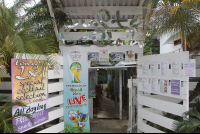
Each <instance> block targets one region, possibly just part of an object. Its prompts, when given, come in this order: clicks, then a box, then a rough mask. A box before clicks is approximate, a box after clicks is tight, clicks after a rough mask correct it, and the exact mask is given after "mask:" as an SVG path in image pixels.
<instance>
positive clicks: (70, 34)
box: [59, 32, 143, 40]
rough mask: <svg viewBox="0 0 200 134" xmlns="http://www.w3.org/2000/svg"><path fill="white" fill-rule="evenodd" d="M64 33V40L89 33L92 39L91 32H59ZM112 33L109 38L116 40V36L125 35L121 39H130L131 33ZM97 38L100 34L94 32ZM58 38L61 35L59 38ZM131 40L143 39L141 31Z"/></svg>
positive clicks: (74, 38) (77, 38) (75, 38)
mask: <svg viewBox="0 0 200 134" xmlns="http://www.w3.org/2000/svg"><path fill="white" fill-rule="evenodd" d="M61 33H62V34H63V35H64V38H65V40H79V39H80V38H82V37H83V36H85V35H89V36H90V38H89V40H92V34H93V32H61ZM111 33H112V39H111V40H117V39H118V38H122V37H123V36H125V35H128V37H127V38H123V39H121V40H131V33H130V32H111ZM105 35H106V37H105V39H104V40H108V35H107V33H105ZM96 37H97V39H98V38H100V34H99V33H97V34H96ZM59 39H60V40H62V39H61V37H60V38H59ZM133 40H143V39H142V36H141V33H138V34H135V35H134V36H133Z"/></svg>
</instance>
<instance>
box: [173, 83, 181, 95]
mask: <svg viewBox="0 0 200 134" xmlns="http://www.w3.org/2000/svg"><path fill="white" fill-rule="evenodd" d="M180 85H181V81H180V80H171V94H173V95H180Z"/></svg>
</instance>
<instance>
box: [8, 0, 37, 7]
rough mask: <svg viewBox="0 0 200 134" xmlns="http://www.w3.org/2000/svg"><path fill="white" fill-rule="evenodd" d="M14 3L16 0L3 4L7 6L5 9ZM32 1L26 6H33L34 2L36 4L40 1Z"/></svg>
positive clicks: (9, 0)
mask: <svg viewBox="0 0 200 134" xmlns="http://www.w3.org/2000/svg"><path fill="white" fill-rule="evenodd" d="M14 1H16V0H5V3H6V5H7V7H10V6H12V5H13V4H14ZM32 1H33V2H32V3H31V4H29V5H27V6H29V7H30V6H33V5H34V3H35V2H36V3H38V2H39V1H40V0H32ZM34 1H35V2H34Z"/></svg>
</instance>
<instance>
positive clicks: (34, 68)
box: [11, 58, 49, 132]
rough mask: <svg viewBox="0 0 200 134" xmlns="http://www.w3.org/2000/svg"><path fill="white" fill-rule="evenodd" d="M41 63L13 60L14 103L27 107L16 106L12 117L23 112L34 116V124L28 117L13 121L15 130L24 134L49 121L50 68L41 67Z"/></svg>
mask: <svg viewBox="0 0 200 134" xmlns="http://www.w3.org/2000/svg"><path fill="white" fill-rule="evenodd" d="M40 62H41V61H34V60H26V59H13V58H12V59H11V71H12V76H11V81H12V101H13V102H14V101H20V102H23V103H25V104H26V105H27V106H26V107H23V108H22V107H18V106H15V107H13V108H12V115H13V116H17V115H19V114H20V113H21V114H22V112H23V113H24V114H32V117H33V123H31V121H30V120H29V119H28V118H27V117H23V116H20V117H17V118H14V119H13V125H14V126H15V127H14V129H15V131H17V132H23V131H25V130H27V129H29V128H31V127H33V126H35V125H38V124H40V123H42V122H44V121H47V120H48V119H49V117H48V108H49V102H48V98H49V97H48V96H49V94H48V75H47V73H48V68H47V66H46V67H42V66H39V64H40Z"/></svg>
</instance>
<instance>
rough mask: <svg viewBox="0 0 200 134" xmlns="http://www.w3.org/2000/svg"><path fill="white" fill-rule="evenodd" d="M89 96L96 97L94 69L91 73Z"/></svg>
mask: <svg viewBox="0 0 200 134" xmlns="http://www.w3.org/2000/svg"><path fill="white" fill-rule="evenodd" d="M89 97H90V98H96V74H95V70H92V71H91V72H90V75H89Z"/></svg>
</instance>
